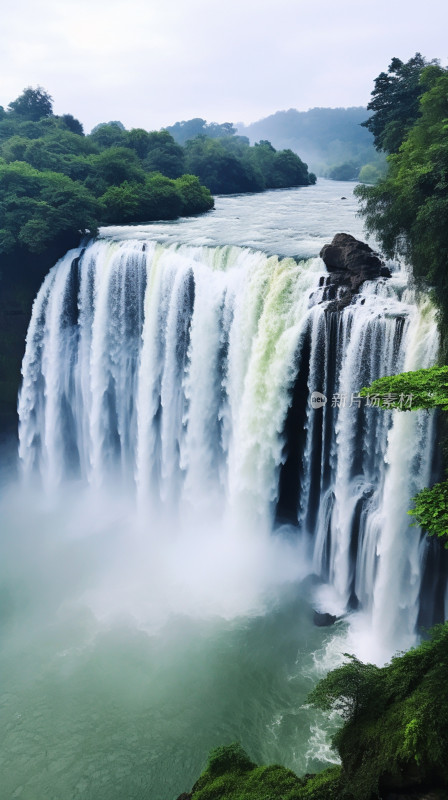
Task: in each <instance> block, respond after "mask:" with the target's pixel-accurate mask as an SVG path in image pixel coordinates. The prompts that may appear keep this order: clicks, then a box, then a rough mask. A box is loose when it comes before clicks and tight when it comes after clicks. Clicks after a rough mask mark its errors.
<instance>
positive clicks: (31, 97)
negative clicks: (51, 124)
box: [8, 86, 53, 121]
mask: <svg viewBox="0 0 448 800" xmlns="http://www.w3.org/2000/svg"><path fill="white" fill-rule="evenodd" d="M8 109H9V111H11V112H13V113H14V114H17V115H18V116H19V117H22V118H24V119H29V120H33V121H37V120H40V119H42V117H49V116H51V114H52V113H53V98H52V97H50V95H49V94H48V92H46V91H45V89H42V86H37V87H36V88H35V89H33V88H32V87H31V86H28V88H27V89H24V90H23V92H22V94H21V95H20V97H18V98H17V100H13V101H12V103H10V104H9V106H8Z"/></svg>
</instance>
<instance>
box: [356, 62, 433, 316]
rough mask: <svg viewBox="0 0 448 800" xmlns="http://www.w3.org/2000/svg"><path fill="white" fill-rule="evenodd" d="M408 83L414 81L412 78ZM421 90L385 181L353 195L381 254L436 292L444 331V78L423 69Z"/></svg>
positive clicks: (362, 188) (397, 124) (389, 158)
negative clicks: (400, 259) (403, 263)
mask: <svg viewBox="0 0 448 800" xmlns="http://www.w3.org/2000/svg"><path fill="white" fill-rule="evenodd" d="M412 80H413V81H415V75H413V78H412ZM419 90H420V93H421V97H420V105H419V116H418V117H417V118H416V120H415V122H414V124H413V125H412V127H411V128H410V129H409V130H408V132H407V133H406V134H405V138H404V140H403V142H402V144H401V146H400V149H399V150H398V152H394V153H393V154H392V155H390V156H389V157H388V163H389V169H388V173H387V175H386V177H385V178H383V179H382V180H380V181H379V183H378V184H377V185H376V186H359V187H357V189H356V190H355V191H356V193H357V195H358V197H359V198H360V200H361V204H362V212H361V213H362V214H364V216H365V218H366V226H367V229H368V230H369V231H371V232H372V233H375V234H376V236H377V237H378V239H379V240H380V242H381V245H382V247H383V249H384V252H385V254H386V255H388V256H391V257H392V256H394V255H403V256H404V257H405V258H406V259H407V261H408V262H409V263H411V264H412V267H413V271H414V276H415V277H416V279H417V280H418V281H419V282H420V283H421V284H424V285H427V286H428V285H429V286H433V287H434V288H435V293H434V299H435V301H436V302H437V303H438V305H439V308H440V309H441V312H442V321H443V326H444V329H446V326H447V324H448V136H447V131H448V72H447V71H446V70H442V69H441V68H440V67H437V66H435V65H432V66H427V67H425V68H423V69H422V70H421V72H420V83H419ZM378 113H380V112H378ZM389 113H390V114H392V113H393V112H392V111H390V112H389ZM392 124H393V123H392V120H391V119H390V120H389V122H387V123H386V125H385V127H384V130H383V134H384V138H386V137H387V136H388V130H389V129H390V126H392ZM408 124H409V123H408V122H406V123H404V122H400V119H398V120H397V123H396V126H395V127H394V128H393V129H394V130H395V131H396V132H397V131H398V130H400V135H401V134H402V133H403V132H404V131H406V130H407V127H408ZM400 125H401V127H400V128H399V126H400ZM397 135H398V134H397Z"/></svg>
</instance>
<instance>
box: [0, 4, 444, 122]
mask: <svg viewBox="0 0 448 800" xmlns="http://www.w3.org/2000/svg"><path fill="white" fill-rule="evenodd" d="M447 31H448V3H447V2H446V0H419V2H415V0H409V1H408V2H405V0H339V2H338V0H315V1H314V2H309V0H307V1H306V2H305V0H276V2H274V0H252V1H251V2H248V0H184V2H182V0H159V1H158V2H155V0H128V2H127V3H125V2H121V1H120V2H119V1H118V0H76V2H75V1H74V0H37V1H36V0H12V2H10V3H8V4H6V3H4V4H3V8H2V12H1V18H0V76H1V77H0V105H4V106H5V107H6V106H7V105H8V103H9V102H10V101H11V100H13V99H15V98H16V97H17V96H18V95H19V94H20V93H21V92H22V90H23V88H24V87H25V86H30V85H31V86H36V85H38V84H39V85H41V86H43V87H44V88H45V89H46V90H47V91H48V92H49V93H50V94H51V95H52V97H53V99H54V111H55V113H57V114H63V113H71V114H73V115H74V116H76V117H78V119H80V120H81V122H82V123H83V124H84V126H85V129H86V131H88V130H90V128H91V127H92V126H93V125H95V124H96V123H98V122H103V121H109V120H115V119H119V120H121V121H122V122H123V123H124V124H125V125H126V127H128V128H129V127H144V128H146V129H157V128H160V127H162V126H163V125H170V124H172V123H173V122H175V121H176V120H181V119H190V118H191V117H195V116H200V117H204V118H205V119H207V120H208V121H212V120H213V121H217V122H224V121H233V122H236V121H243V122H246V123H247V122H252V121H254V120H256V119H260V118H261V117H264V116H267V115H268V114H270V113H272V112H274V111H278V110H281V109H287V108H298V109H300V110H306V109H307V108H312V107H313V106H332V107H335V106H355V105H366V104H367V102H368V100H369V96H370V92H371V91H372V88H373V80H374V78H375V77H376V76H377V75H378V73H379V72H381V71H382V70H385V69H386V68H387V66H388V64H389V63H390V60H391V58H392V57H393V56H398V57H399V58H401V59H402V60H407V59H408V58H410V57H411V56H412V55H414V53H415V52H416V51H420V52H421V53H422V54H423V55H424V56H426V57H427V58H440V59H441V62H442V64H443V65H444V66H446V65H447V63H448V40H447Z"/></svg>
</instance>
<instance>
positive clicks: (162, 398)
mask: <svg viewBox="0 0 448 800" xmlns="http://www.w3.org/2000/svg"><path fill="white" fill-rule="evenodd" d="M325 275H326V273H325V270H324V266H323V263H322V261H321V260H320V259H319V258H313V259H309V260H307V261H299V262H297V261H296V260H294V259H292V258H283V259H282V258H278V257H275V256H267V255H266V254H264V253H261V252H256V251H253V250H250V249H248V248H240V247H236V246H221V247H205V246H200V247H199V246H198V247H194V246H190V245H188V246H187V245H178V244H165V245H162V244H159V243H156V242H151V241H148V240H145V241H143V240H138V239H122V240H117V241H110V240H106V241H104V240H102V241H101V240H100V241H96V242H91V243H89V244H88V246H87V247H86V248H85V249H83V250H79V251H70V252H69V253H67V255H66V256H65V257H64V258H63V259H62V260H61V261H60V262H59V263H58V264H57V265H56V266H55V267H54V268H53V269H52V270H51V271H50V273H49V274H48V276H47V277H46V279H45V281H44V283H43V285H42V287H41V289H40V291H39V293H38V295H37V298H36V300H35V303H34V307H33V313H32V319H31V322H30V326H29V330H28V335H27V343H26V352H25V356H24V361H23V368H22V372H23V385H22V389H21V392H20V397H19V419H20V425H19V438H20V443H19V455H20V459H21V463H22V467H23V473H24V477H25V479H26V480H31V479H34V478H35V477H36V476H37V477H38V479H40V480H41V481H42V483H43V484H44V486H45V488H46V489H47V490H48V491H49V492H53V491H55V489H56V488H57V487H58V486H60V485H61V483H63V482H65V481H67V480H69V479H70V480H73V479H75V480H78V481H82V482H83V483H85V484H90V485H91V486H92V487H101V486H104V485H109V484H110V485H111V486H113V485H116V484H117V483H118V484H124V485H125V486H126V488H127V489H128V490H129V491H131V492H133V493H135V496H136V500H137V502H139V503H141V504H142V507H143V508H144V509H145V513H146V514H148V515H149V516H150V515H151V514H159V513H169V514H170V515H177V516H178V517H181V516H183V515H185V514H187V515H193V516H194V515H195V514H196V515H201V514H202V513H207V514H210V513H212V514H214V515H216V516H217V517H218V516H219V517H220V518H225V519H227V520H228V524H229V525H233V526H235V525H236V526H240V527H241V530H242V531H243V530H244V529H245V528H248V529H251V530H257V528H258V527H259V528H266V527H269V528H270V529H271V530H272V529H276V528H281V529H282V530H283V531H285V530H287V531H288V532H289V534H291V535H292V534H293V533H297V535H298V536H301V537H302V538H304V539H305V540H306V541H307V542H308V548H309V552H310V559H311V561H312V565H313V567H312V568H313V571H314V572H315V573H316V574H317V575H318V576H319V577H320V578H321V580H322V582H323V588H322V591H321V593H320V595H319V596H320V598H321V599H320V602H321V604H322V607H326V608H330V609H331V610H333V611H334V612H335V613H336V614H341V613H345V612H346V611H347V610H352V611H354V610H356V609H362V610H363V612H365V613H367V614H368V615H369V619H370V621H371V625H372V628H373V629H374V630H377V631H378V632H381V634H382V635H383V636H386V638H389V639H390V640H391V641H392V640H393V641H396V636H397V630H400V632H401V638H400V643H404V645H405V646H406V644H407V643H410V642H411V641H412V636H413V635H414V631H415V626H416V623H417V618H418V612H419V604H420V597H421V586H422V576H423V572H424V564H425V558H426V556H427V548H426V545H425V540H424V539H422V538H421V536H419V534H418V532H416V531H415V529H412V530H411V532H410V531H409V530H408V528H409V517H408V516H407V515H406V511H407V509H408V508H409V504H410V498H411V497H412V496H413V495H414V494H415V493H416V492H417V491H418V490H419V489H420V488H421V487H423V486H424V485H425V484H427V483H428V481H429V479H430V471H431V462H432V448H433V435H434V432H433V426H434V420H433V414H432V413H429V412H418V413H417V412H414V413H412V414H411V413H401V412H398V411H383V410H381V409H378V408H375V407H374V406H369V405H368V404H367V402H366V401H365V400H360V398H359V396H358V393H359V390H360V389H361V387H363V386H365V385H367V384H369V383H370V382H371V381H372V380H374V379H375V378H378V377H380V376H383V375H392V374H395V373H397V372H400V371H403V370H410V369H415V368H418V367H423V366H429V365H430V364H432V363H434V360H435V358H436V355H437V348H438V333H437V325H436V319H435V311H434V309H433V307H432V306H431V304H430V303H429V301H428V300H419V299H418V298H417V297H416V296H415V294H414V293H413V292H412V291H411V290H410V289H409V288H407V277H406V275H405V274H404V273H402V272H395V273H393V276H392V278H391V279H389V280H385V279H379V280H377V281H372V282H367V283H365V284H364V285H363V287H362V289H361V291H360V293H359V295H358V296H357V297H356V299H355V300H354V302H353V303H352V304H351V305H349V306H348V307H346V308H345V309H344V310H343V311H332V310H330V307H328V304H327V302H326V297H327V295H326V287H325V280H326V279H325ZM313 392H320V393H321V394H322V395H324V396H325V397H326V398H327V402H326V403H325V404H322V406H321V407H319V408H314V407H313V405H312V404H311V402H310V397H311V395H312V393H313ZM394 637H395V638H394Z"/></svg>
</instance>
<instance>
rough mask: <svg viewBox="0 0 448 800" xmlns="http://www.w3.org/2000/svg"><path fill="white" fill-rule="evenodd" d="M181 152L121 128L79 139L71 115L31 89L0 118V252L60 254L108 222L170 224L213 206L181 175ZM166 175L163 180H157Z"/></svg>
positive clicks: (159, 136)
mask: <svg viewBox="0 0 448 800" xmlns="http://www.w3.org/2000/svg"><path fill="white" fill-rule="evenodd" d="M183 172H185V169H184V154H183V151H182V148H180V147H179V145H177V144H176V142H175V141H174V140H173V138H172V137H171V136H170V135H169V134H168V133H167V132H166V131H161V132H153V133H148V132H147V131H144V130H140V129H134V130H132V131H125V130H124V127H123V126H122V125H121V123H118V122H112V123H108V124H105V125H100V126H97V128H96V129H95V130H94V131H93V132H92V134H91V135H90V136H84V132H83V128H82V125H81V123H80V122H79V121H78V120H76V119H75V118H74V117H73V116H72V115H70V114H65V115H63V116H61V117H58V116H55V115H54V114H53V113H52V98H51V97H50V96H49V95H48V93H47V92H45V91H44V90H43V89H41V88H40V87H38V88H37V89H32V88H28V89H25V91H24V92H23V94H22V95H21V96H20V97H19V98H17V100H15V101H13V102H12V103H10V105H9V108H8V110H7V111H6V112H5V111H3V110H2V113H1V114H0V198H1V203H0V252H1V253H3V254H7V253H11V252H14V251H15V250H16V249H17V248H21V249H22V250H25V251H29V252H31V253H42V252H44V251H46V250H47V249H48V248H49V247H50V246H53V245H55V244H57V243H60V251H61V252H63V251H64V249H66V248H67V247H69V246H73V245H74V244H77V242H78V240H79V236H80V234H84V233H87V232H89V233H90V234H95V233H96V232H97V230H98V227H99V225H102V224H106V223H116V224H121V223H130V222H146V221H149V220H154V219H175V218H176V217H178V216H180V215H188V214H196V213H200V212H203V211H207V210H208V209H210V208H212V207H213V199H212V197H211V195H210V192H209V191H208V190H207V189H206V188H205V187H204V186H201V185H200V183H199V180H198V178H197V177H196V176H193V175H185V174H184V175H182V173H183ZM162 173H163V174H162Z"/></svg>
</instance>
